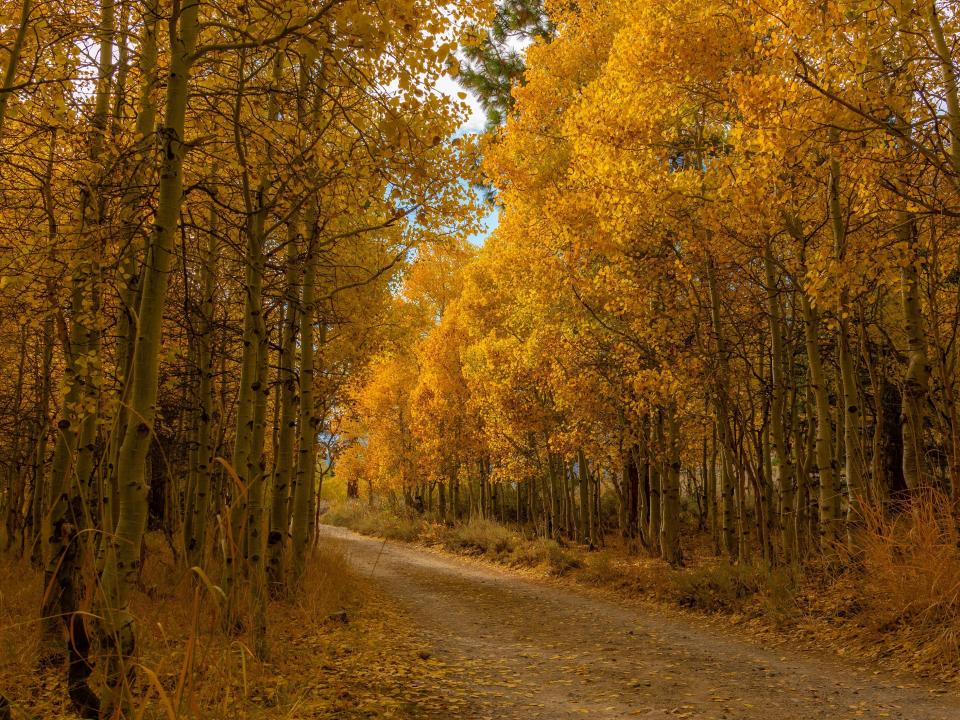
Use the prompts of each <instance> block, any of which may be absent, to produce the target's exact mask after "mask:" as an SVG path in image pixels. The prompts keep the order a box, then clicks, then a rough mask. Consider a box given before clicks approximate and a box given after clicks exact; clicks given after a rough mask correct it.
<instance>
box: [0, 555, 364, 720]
mask: <svg viewBox="0 0 960 720" xmlns="http://www.w3.org/2000/svg"><path fill="white" fill-rule="evenodd" d="M147 542H148V551H147V553H146V556H145V557H146V562H145V563H144V568H143V573H142V575H141V583H140V587H139V588H138V590H137V591H136V592H135V593H134V597H133V599H132V611H133V613H134V615H135V617H136V620H137V626H138V633H139V637H138V640H139V647H138V649H137V655H136V658H135V662H136V670H137V672H136V678H137V685H136V687H135V693H134V694H135V699H134V707H133V709H132V717H134V718H137V719H138V720H153V719H157V720H161V719H162V720H181V719H183V718H198V719H199V718H203V719H204V720H206V719H207V718H209V719H211V720H221V719H222V720H228V719H229V720H243V719H250V720H255V719H257V718H267V717H270V718H287V717H296V706H297V705H298V703H301V704H302V702H303V698H304V696H305V695H307V694H308V691H307V690H304V689H298V684H300V683H302V682H303V681H306V680H309V679H310V678H312V677H315V675H316V667H314V666H313V663H314V662H315V661H316V659H315V658H313V657H311V656H310V654H309V653H304V652H303V651H302V647H303V645H304V644H311V643H315V638H318V637H321V636H325V635H329V634H330V633H329V632H327V627H326V626H329V625H331V624H338V625H339V624H340V623H341V622H342V620H340V619H339V618H341V617H343V616H342V615H341V614H340V611H347V612H348V616H353V615H354V614H355V609H356V608H357V607H358V606H359V605H360V603H361V602H362V600H363V590H362V582H360V581H359V579H358V578H356V577H355V576H354V575H353V574H352V572H351V570H350V567H349V564H348V562H347V560H346V558H345V557H344V555H343V553H342V551H341V550H340V549H339V548H338V547H336V546H333V545H330V544H327V545H325V546H324V547H323V548H321V549H320V550H318V551H317V553H316V554H315V556H314V558H313V561H312V562H311V563H309V564H308V568H307V571H306V576H305V582H304V587H305V591H304V592H302V593H299V594H297V595H296V596H295V597H293V598H291V599H288V600H284V601H276V602H272V603H270V606H269V633H270V637H269V639H270V649H271V654H270V657H269V658H268V659H267V661H266V662H259V661H257V660H256V659H255V658H254V656H253V652H252V647H253V646H252V642H253V638H252V635H251V634H250V633H248V632H245V631H243V632H240V633H238V634H237V635H234V636H228V635H225V634H224V633H223V632H222V631H221V626H220V622H219V612H220V602H219V596H220V593H219V590H218V589H217V588H216V587H215V586H214V585H213V583H212V582H211V581H210V579H209V578H208V577H206V576H205V575H204V576H201V575H199V574H197V573H194V572H190V571H184V570H183V569H182V568H178V567H177V566H176V565H175V563H174V562H173V559H172V557H171V555H170V553H169V549H168V548H167V547H166V544H165V543H164V541H163V539H162V538H159V537H156V536H149V537H148V539H147ZM42 593H43V588H42V576H41V573H39V572H38V571H36V570H34V569H33V568H31V567H30V565H29V563H28V562H27V561H24V560H16V559H12V558H9V557H2V556H0V695H3V696H6V697H7V698H8V699H9V701H10V703H11V715H12V718H14V720H26V719H27V718H31V719H33V718H44V719H45V720H57V719H58V718H71V719H73V718H75V717H76V716H75V715H74V714H73V713H72V711H71V709H70V707H69V704H68V701H67V692H66V680H65V678H66V672H65V668H63V667H52V668H48V669H44V670H40V669H38V660H39V654H40V647H39V636H40V632H39V625H40V622H39V617H38V611H39V608H40V600H41V596H42ZM331 616H335V617H336V618H337V619H331ZM102 652H103V651H102V650H100V649H99V648H96V647H94V648H93V653H92V655H91V661H92V662H93V663H95V671H94V674H93V676H92V677H91V679H90V680H91V686H92V687H93V688H94V689H97V688H98V686H99V684H100V683H102V676H101V673H100V672H99V671H98V669H97V668H99V667H101V666H102V665H103V663H102V659H103V658H102V656H101V655H100V654H101V653H102Z"/></svg>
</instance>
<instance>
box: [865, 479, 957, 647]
mask: <svg viewBox="0 0 960 720" xmlns="http://www.w3.org/2000/svg"><path fill="white" fill-rule="evenodd" d="M867 520H868V522H867V532H866V533H865V535H864V542H863V559H862V562H863V570H864V572H863V604H864V612H863V616H864V618H865V619H866V620H867V621H868V622H869V625H870V627H872V628H873V629H874V630H876V631H879V632H895V633H901V634H904V633H905V631H906V634H908V635H909V636H910V637H909V640H910V644H911V645H912V646H913V648H914V655H915V657H916V658H918V659H920V660H922V661H924V662H930V663H935V664H938V665H940V666H945V665H946V664H947V663H953V664H956V659H957V658H958V657H960V527H958V522H957V517H956V515H955V513H954V508H953V505H952V503H951V502H950V499H949V498H947V497H945V496H943V495H940V494H937V493H932V492H931V493H928V494H926V495H924V496H921V497H919V498H916V499H915V500H913V501H912V502H911V503H910V504H909V506H908V507H907V508H905V509H904V511H903V512H902V513H900V514H899V515H896V516H893V517H889V516H885V515H883V514H882V513H879V512H872V513H870V514H869V515H868V518H867Z"/></svg>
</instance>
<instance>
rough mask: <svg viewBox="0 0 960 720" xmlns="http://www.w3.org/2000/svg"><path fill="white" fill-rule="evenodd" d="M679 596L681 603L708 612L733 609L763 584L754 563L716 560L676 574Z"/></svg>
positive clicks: (739, 606)
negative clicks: (717, 561)
mask: <svg viewBox="0 0 960 720" xmlns="http://www.w3.org/2000/svg"><path fill="white" fill-rule="evenodd" d="M674 587H675V588H676V590H675V592H676V600H677V602H678V603H679V604H680V605H681V606H682V607H689V608H696V609H698V610H704V611H706V612H732V611H735V610H739V609H740V608H741V607H742V606H743V602H744V600H746V599H747V598H750V597H753V596H754V595H756V594H757V593H758V592H759V591H760V588H761V583H760V581H759V578H758V574H757V572H756V569H755V567H754V566H752V565H733V564H731V563H727V562H721V563H717V564H715V565H708V566H704V567H699V568H695V569H693V570H678V571H676V572H675V574H674Z"/></svg>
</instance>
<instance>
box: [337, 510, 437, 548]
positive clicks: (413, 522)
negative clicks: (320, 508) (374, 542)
mask: <svg viewBox="0 0 960 720" xmlns="http://www.w3.org/2000/svg"><path fill="white" fill-rule="evenodd" d="M323 520H324V522H327V523H329V524H330V525H337V526H340V527H345V528H349V529H350V530H353V531H355V532H358V533H360V534H361V535H376V536H377V537H384V538H387V539H389V540H402V541H404V542H412V541H414V540H417V539H418V538H419V537H420V535H421V534H422V532H423V530H424V523H423V521H422V520H420V519H418V518H416V517H412V516H403V515H395V514H393V513H390V512H388V511H386V510H383V509H379V508H371V507H369V506H368V505H364V504H363V503H362V502H360V501H358V500H348V501H346V502H342V503H337V504H335V505H333V506H332V507H331V508H330V510H328V511H327V512H326V513H325V514H324V515H323Z"/></svg>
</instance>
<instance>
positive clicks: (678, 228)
mask: <svg viewBox="0 0 960 720" xmlns="http://www.w3.org/2000/svg"><path fill="white" fill-rule="evenodd" d="M546 13H547V14H548V16H549V18H550V21H551V23H552V24H553V27H552V29H551V30H550V32H549V33H548V35H549V36H548V37H547V38H545V39H544V38H543V37H541V38H540V39H539V40H538V41H537V42H535V43H534V44H533V45H532V46H531V47H530V48H529V50H528V51H527V53H526V68H525V70H524V74H523V82H522V83H517V84H515V86H514V88H513V93H512V98H511V103H510V106H511V109H510V110H509V112H508V114H507V119H506V122H505V124H504V125H502V126H501V127H498V128H494V129H493V130H492V131H491V132H490V133H488V134H487V136H486V137H485V140H484V147H483V156H484V161H483V167H482V170H483V174H484V178H485V179H486V181H487V182H488V183H490V185H491V186H492V188H493V191H494V193H495V198H496V203H498V204H499V206H500V207H501V215H500V218H499V225H498V227H497V229H496V230H495V231H494V233H493V234H492V236H491V237H490V238H489V239H488V240H487V241H486V242H485V244H484V245H483V247H481V248H479V249H475V250H473V251H471V252H469V253H468V256H467V257H466V258H463V259H460V258H458V259H456V261H455V262H454V263H452V264H451V263H450V262H449V261H448V262H447V263H446V264H444V263H436V262H435V263H434V269H433V272H434V273H440V274H443V279H442V280H436V279H434V280H433V281H432V282H429V283H426V282H424V281H423V279H422V278H421V277H420V275H419V274H413V275H411V277H410V278H409V279H408V281H407V285H405V286H404V293H403V298H404V299H405V300H406V301H407V302H408V304H410V306H411V308H412V309H413V310H414V314H415V317H416V321H415V322H414V324H413V325H412V326H411V327H410V330H409V340H408V341H407V342H406V343H404V344H401V345H399V346H396V347H393V348H389V349H387V350H386V351H384V352H382V353H381V354H379V355H378V356H377V357H376V358H375V359H374V360H373V362H372V364H371V365H370V367H369V369H368V370H367V373H366V376H365V377H361V378H360V382H356V383H354V386H353V393H354V404H353V407H354V408H355V413H354V415H353V420H354V423H355V427H354V429H353V432H354V437H355V438H357V439H358V440H357V441H356V442H355V443H353V444H350V443H348V446H347V449H346V450H345V455H344V458H343V460H342V461H341V463H342V464H341V467H340V471H341V474H346V475H348V476H349V477H350V482H351V492H354V493H356V492H359V490H360V489H361V488H363V487H366V486H369V487H370V488H371V492H372V493H374V494H377V493H379V494H380V495H386V496H391V495H393V496H395V497H402V498H405V504H406V505H407V506H409V507H412V508H417V509H420V510H424V509H425V510H431V511H433V512H435V513H438V514H439V515H440V516H441V517H443V518H447V519H453V518H463V517H467V516H482V517H493V518H496V519H498V520H501V521H503V522H507V523H518V524H519V525H521V526H524V527H529V528H532V529H533V530H535V532H536V534H538V535H539V536H541V537H545V538H563V539H566V540H571V541H577V542H580V543H585V544H588V545H593V546H596V545H599V544H601V543H602V542H603V537H604V534H605V533H608V532H610V531H617V532H618V533H620V534H622V535H624V536H626V537H628V538H634V539H635V541H636V545H637V546H639V547H641V548H642V549H643V551H644V552H647V553H651V554H653V555H655V556H659V557H662V558H663V559H664V560H666V561H668V562H669V563H671V564H673V565H680V564H682V563H683V562H684V555H685V545H686V542H685V540H684V534H685V532H686V530H685V528H686V527H688V526H689V524H690V523H689V520H691V518H692V520H693V524H694V525H695V526H696V525H697V524H699V526H700V527H702V528H706V530H707V532H708V533H709V536H710V538H711V540H710V542H711V543H712V545H713V546H714V548H715V550H716V553H717V554H723V555H725V556H727V557H728V558H730V559H731V560H733V561H738V560H739V561H747V560H750V559H751V558H762V560H763V561H765V562H767V563H769V564H772V565H776V564H782V563H787V564H790V563H802V562H803V561H805V560H807V559H810V558H812V557H826V558H830V557H833V558H835V559H836V560H837V561H841V560H842V561H843V562H854V561H855V560H856V558H857V556H858V553H860V551H861V550H862V548H861V547H860V545H861V540H862V535H863V533H864V532H866V531H867V529H868V528H867V526H868V525H870V524H875V522H874V521H875V520H877V518H878V515H877V513H880V516H879V517H885V516H891V515H895V514H897V513H902V512H903V511H904V509H905V508H906V507H908V506H909V505H910V503H911V502H912V501H920V500H921V499H923V500H924V501H925V502H935V503H938V507H940V510H941V511H942V513H941V514H940V515H939V517H940V520H941V521H942V522H943V523H947V524H949V523H951V522H952V518H953V514H954V513H955V508H956V500H957V498H958V497H960V445H958V443H960V434H958V428H960V426H958V406H957V392H958V389H960V388H958V381H960V375H958V367H957V361H958V348H957V339H958V332H957V331H958V323H960V292H958V291H960V264H958V261H960V258H958V247H960V245H958V239H960V234H958V232H960V228H958V226H957V217H958V209H960V204H958V202H960V195H958V189H960V185H958V181H960V180H958V179H960V101H958V99H957V98H958V86H957V75H956V63H957V33H958V31H960V26H958V24H957V17H958V13H957V8H956V6H955V5H954V4H952V3H947V2H939V1H938V2H932V1H929V2H912V1H907V2H894V3H868V2H827V3H823V2H804V1H802V0H801V1H797V2H785V3H778V4H776V7H773V6H767V5H766V4H764V3H761V2H752V1H751V0H742V1H741V0H731V1H729V2H727V1H720V2H703V3H691V2H682V1H673V0H631V1H628V2H606V1H604V0H592V1H590V2H584V3H577V4H576V7H570V6H568V5H566V4H564V3H560V2H548V3H547V4H546ZM493 100H495V98H493V99H492V100H491V101H492V102H493ZM423 272H425V271H421V273H420V274H423ZM941 499H942V500H943V502H942V504H941V503H940V500H941Z"/></svg>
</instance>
